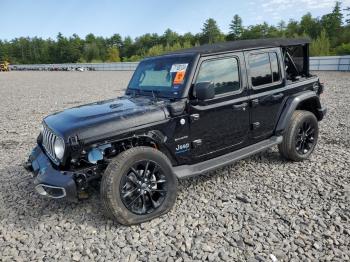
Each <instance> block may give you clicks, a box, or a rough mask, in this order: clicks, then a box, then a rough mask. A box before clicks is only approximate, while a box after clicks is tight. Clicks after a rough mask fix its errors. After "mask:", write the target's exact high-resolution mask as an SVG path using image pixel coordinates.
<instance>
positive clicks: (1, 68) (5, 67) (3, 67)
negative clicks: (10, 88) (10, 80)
mask: <svg viewBox="0 0 350 262" xmlns="http://www.w3.org/2000/svg"><path fill="white" fill-rule="evenodd" d="M9 64H10V63H9V62H7V61H0V72H8V71H10V68H9Z"/></svg>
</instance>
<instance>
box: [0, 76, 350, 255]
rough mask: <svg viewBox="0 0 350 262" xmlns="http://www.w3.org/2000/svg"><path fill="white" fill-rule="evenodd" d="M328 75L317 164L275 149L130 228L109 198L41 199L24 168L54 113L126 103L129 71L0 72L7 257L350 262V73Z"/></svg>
mask: <svg viewBox="0 0 350 262" xmlns="http://www.w3.org/2000/svg"><path fill="white" fill-rule="evenodd" d="M319 75H320V76H321V79H322V80H323V81H324V82H325V85H326V93H325V94H324V95H323V100H324V103H326V104H327V106H328V109H329V112H328V115H327V118H326V119H325V120H324V121H323V122H322V123H321V125H320V130H321V133H320V141H319V144H318V146H317V149H316V151H315V152H314V154H313V155H312V157H311V159H310V160H308V161H305V162H302V163H291V162H286V161H284V160H282V159H281V158H280V157H279V155H278V152H277V150H276V148H273V149H271V150H268V151H267V152H264V153H261V154H259V155H256V156H254V157H251V158H249V159H246V160H243V161H240V162H237V163H236V164H234V165H232V166H229V167H226V168H222V169H220V170H217V171H216V172H212V173H209V174H206V175H204V176H202V177H197V178H193V179H188V180H184V181H181V182H180V184H179V196H178V199H177V202H176V205H175V207H174V208H173V209H172V210H171V212H169V213H168V214H167V215H164V216H162V217H160V218H157V219H155V220H153V221H151V222H148V223H144V224H142V225H137V226H131V227H125V226H121V225H119V224H117V223H116V222H114V221H111V220H108V219H107V218H106V217H105V216H104V215H103V213H102V210H101V205H100V201H99V195H98V192H96V194H95V195H94V196H92V197H91V198H90V199H88V200H86V201H83V202H81V203H79V204H71V203H67V202H65V201H64V200H59V201H54V200H49V199H44V198H41V197H40V196H38V195H37V194H36V193H35V192H34V190H33V185H32V178H31V175H30V174H29V173H28V172H26V171H25V170H24V169H23V168H22V166H21V164H22V163H23V162H24V161H25V160H26V158H27V156H28V153H29V151H30V150H31V149H32V148H33V147H34V144H35V138H36V136H37V134H38V132H39V124H40V122H41V119H42V118H43V117H44V116H45V115H47V114H50V113H53V112H55V111H57V110H61V109H64V108H67V107H71V106H75V105H79V104H83V103H87V102H93V101H97V100H101V99H105V98H111V97H114V96H116V95H119V94H120V93H121V90H122V89H123V88H124V87H125V86H126V83H127V81H128V79H129V78H130V73H129V72H84V73H79V72H10V73H0V97H1V103H0V109H1V114H0V123H1V125H0V159H1V163H0V202H1V205H0V221H1V222H0V261H13V260H16V261H35V260H45V261H53V260H58V259H59V260H61V261H72V260H73V261H80V260H81V261H92V260H94V261H104V260H108V261H110V260H118V261H139V260H140V261H156V260H159V261H189V260H209V261H217V260H225V261H232V260H235V261H237V260H239V261H242V260H249V261H277V260H278V261H301V260H302V261H314V260H322V261H325V260H334V261H337V260H338V261H345V260H349V259H350V251H349V250H350V204H349V201H350V175H349V168H350V150H349V147H350V106H349V104H350V92H349V86H348V83H349V82H350V74H349V73H319Z"/></svg>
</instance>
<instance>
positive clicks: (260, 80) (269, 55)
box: [244, 48, 286, 142]
mask: <svg viewBox="0 0 350 262" xmlns="http://www.w3.org/2000/svg"><path fill="white" fill-rule="evenodd" d="M244 55H245V59H246V65H247V70H248V84H249V88H250V98H251V110H250V117H251V128H252V131H251V136H252V139H253V140H252V142H258V141H260V140H263V139H266V138H268V137H270V136H271V135H272V134H273V131H274V128H275V125H276V122H277V120H278V117H279V114H280V110H281V107H282V104H283V103H282V101H283V99H284V97H285V95H286V90H285V88H284V86H285V81H284V80H283V79H284V71H285V70H284V68H283V61H282V55H281V50H280V48H269V49H262V50H254V51H249V52H245V54H244Z"/></svg>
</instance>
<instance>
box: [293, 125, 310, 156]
mask: <svg viewBox="0 0 350 262" xmlns="http://www.w3.org/2000/svg"><path fill="white" fill-rule="evenodd" d="M314 143H315V126H313V124H312V123H311V122H308V121H305V122H304V123H302V124H301V126H300V127H299V129H298V133H297V136H296V139H295V149H296V151H297V152H298V153H299V154H301V155H305V154H307V153H308V152H309V150H311V149H312V148H313V147H314Z"/></svg>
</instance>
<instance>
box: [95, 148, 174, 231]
mask: <svg viewBox="0 0 350 262" xmlns="http://www.w3.org/2000/svg"><path fill="white" fill-rule="evenodd" d="M176 195H177V178H176V177H175V175H174V174H173V172H172V168H171V163H170V161H169V160H168V158H167V157H166V156H165V155H164V154H163V153H162V152H160V151H159V150H156V149H154V148H151V147H134V148H131V149H129V150H127V151H124V152H122V153H121V154H119V155H118V156H117V157H116V158H115V159H114V160H113V161H112V162H111V163H110V164H109V165H108V167H107V169H106V171H105V173H104V174H103V176H102V181H101V199H102V202H103V205H104V207H105V211H106V213H107V215H109V216H111V217H113V218H114V219H116V220H117V221H118V222H119V223H121V224H124V225H132V224H138V223H142V222H145V221H148V220H151V219H153V218H155V217H158V216H160V215H163V214H165V213H167V212H168V211H169V210H170V209H171V208H172V206H173V205H174V203H175V200H176Z"/></svg>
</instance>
